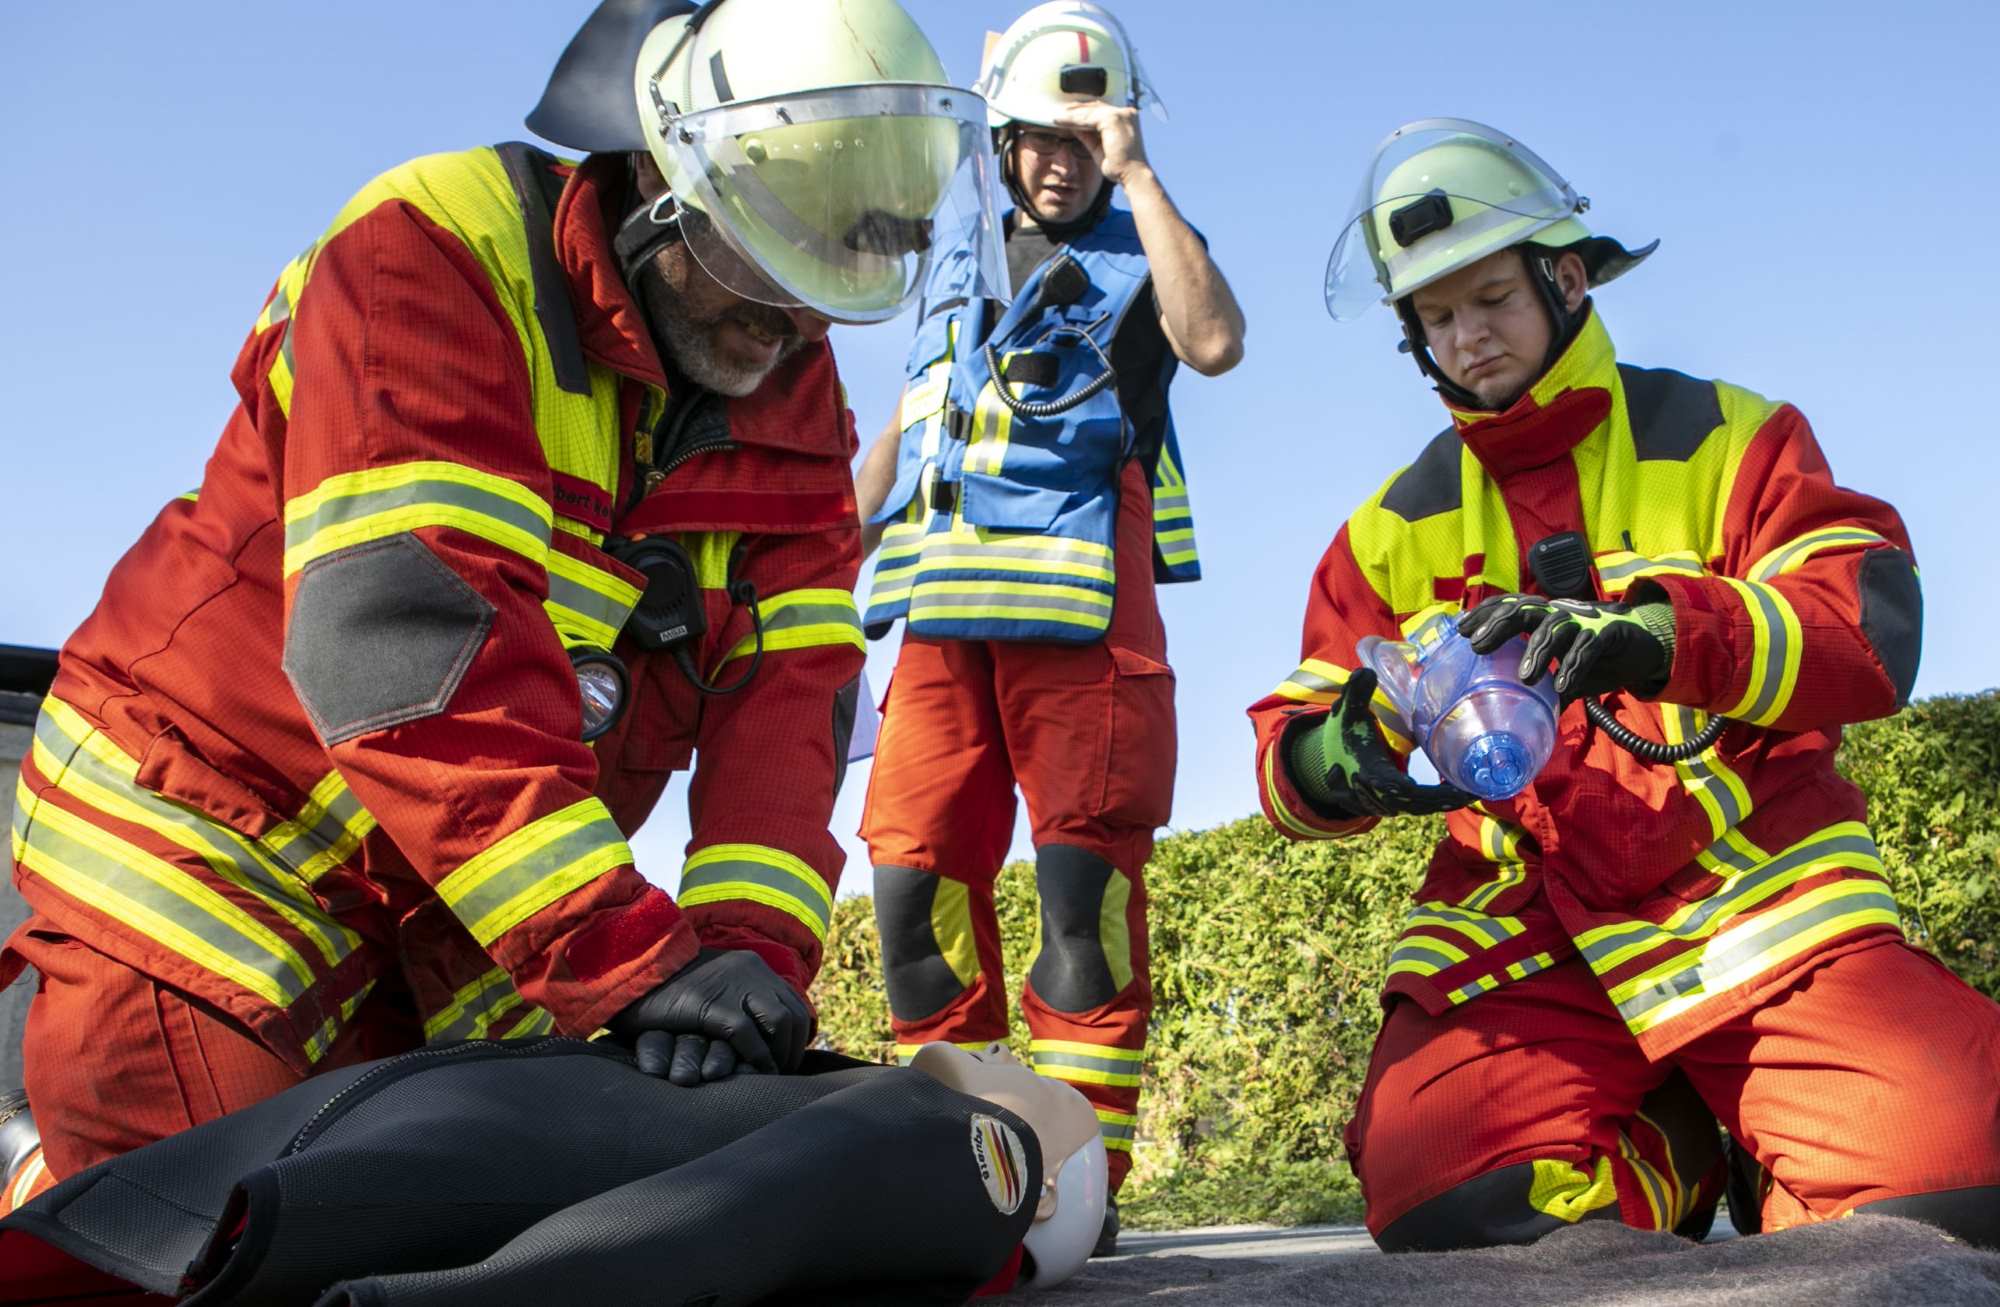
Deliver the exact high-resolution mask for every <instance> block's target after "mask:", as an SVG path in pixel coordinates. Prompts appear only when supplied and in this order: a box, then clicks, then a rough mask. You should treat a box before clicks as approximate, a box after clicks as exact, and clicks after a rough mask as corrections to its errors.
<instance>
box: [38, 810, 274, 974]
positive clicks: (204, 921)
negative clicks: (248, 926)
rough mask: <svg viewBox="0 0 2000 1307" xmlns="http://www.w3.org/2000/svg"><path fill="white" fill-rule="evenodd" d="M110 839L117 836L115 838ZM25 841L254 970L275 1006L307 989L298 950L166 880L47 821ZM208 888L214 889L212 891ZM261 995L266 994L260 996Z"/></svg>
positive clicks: (141, 854) (120, 915)
mask: <svg viewBox="0 0 2000 1307" xmlns="http://www.w3.org/2000/svg"><path fill="white" fill-rule="evenodd" d="M71 815H73V814H71ZM77 820H78V821H79V824H85V825H87V824H88V823H86V822H83V821H82V819H80V818H79V819H77ZM111 838H113V839H114V840H115V837H111ZM26 842H27V846H28V849H29V851H30V852H32V853H34V854H37V855H39V856H40V857H43V858H47V859H49V860H50V861H51V862H54V863H56V864H58V865H59V866H62V867H65V868H68V869H69V870H70V871H71V872H72V873H73V874H75V875H77V876H81V877H83V878H85V879H86V880H88V881H91V882H95V883H96V885H98V886H101V887H102V888H103V889H105V890H108V891H110V892H111V893H112V894H113V895H116V896H117V897H118V898H121V899H123V900H125V901H126V902H127V903H130V904H133V905H136V906H137V907H139V908H141V909H143V910H145V911H146V912H148V913H151V914H153V915H154V916H156V917H160V918H164V919H165V920H167V921H171V922H172V923H174V925H176V926H177V927H179V928H180V929H181V930H183V931H185V932H186V933H187V934H188V935H190V936H192V937H193V938H194V939H196V940H199V941H200V943H201V944H202V945H205V946H206V947H207V948H209V949H211V950H213V951H214V952H216V953H218V954H221V955H222V956H223V957H225V958H227V959H229V960H230V961H231V962H233V963H235V964H236V966H237V967H240V968H241V969H242V970H244V971H247V972H254V973H255V974H256V975H257V976H259V977H261V978H263V979H264V980H265V981H266V982H267V983H268V984H269V985H270V986H271V988H272V989H273V990H275V991H276V993H277V994H278V995H279V996H280V998H279V1006H281V1007H290V1006H291V1005H292V1003H293V1002H295V1001H296V1000H297V999H298V997H299V996H300V995H301V994H303V993H305V992H306V989H307V987H308V985H309V983H310V982H309V981H308V980H306V979H302V978H301V977H300V976H299V974H298V972H297V971H295V970H294V969H293V967H292V965H291V963H292V962H296V961H298V960H299V959H298V956H297V954H290V955H289V958H288V957H287V956H286V955H281V954H280V953H278V952H277V951H276V950H274V949H272V948H270V947H268V946H267V945H265V944H263V943H261V942H260V941H258V940H256V939H253V938H252V937H250V936H248V935H245V934H244V933H243V932H242V931H240V930H236V929H234V928H232V927H231V926H230V925H229V924H228V923H227V922H225V921H223V920H222V919H221V918H219V917H216V916H215V915H213V914H212V913H209V912H206V911H204V910H202V908H201V907H200V906H199V905H198V904H194V903H190V902H189V901H188V900H187V899H185V898H183V897H182V896H181V895H179V894H177V893H175V892H174V891H173V890H171V889H169V888H167V887H166V886H165V885H162V884H160V883H159V882H158V881H156V880H154V879H153V878H152V877H150V876H146V875H142V874H141V873H140V872H138V871H136V870H134V869H132V868H130V867H127V866H126V865H125V864H124V863H122V862H120V861H118V860H117V859H115V858H111V857H108V856H106V855H104V854H102V853H99V852H98V851H97V850H95V849H92V848H89V847H87V846H85V845H84V844H82V843H80V842H78V841H77V840H75V839H72V838H71V837H70V836H68V835H66V834H64V833H62V832H60V831H58V830H56V829H55V828H54V827H53V826H52V825H51V824H50V823H49V821H48V820H41V821H36V822H33V823H32V824H30V826H29V827H28V831H27V836H26ZM115 842H116V843H118V844H121V845H123V844H125V841H123V840H115ZM126 847H127V848H130V849H131V851H132V853H134V854H135V855H137V856H139V857H142V858H146V859H149V860H151V861H154V862H159V863H161V865H162V866H165V867H169V868H171V869H172V871H173V872H174V873H176V874H178V875H181V876H187V878H188V880H189V881H190V883H191V884H193V885H199V884H200V882H198V881H196V880H195V879H194V878H193V877H192V876H188V873H187V872H186V871H185V869H183V868H179V867H174V866H173V864H171V863H167V862H165V861H164V860H163V859H160V858H159V857H158V856H157V855H154V854H148V853H146V852H145V851H144V850H142V849H138V848H133V847H132V846H130V845H126ZM56 883H57V884H58V886H59V888H62V889H64V890H65V891H67V892H70V893H71V894H72V895H73V896H74V895H75V894H76V891H77V888H78V887H76V886H71V885H63V884H61V882H56ZM202 888H203V889H208V887H206V886H202ZM209 892H210V893H211V894H212V893H213V891H212V890H210V891H209ZM86 901H88V899H86ZM92 906H93V907H98V908H99V909H100V910H102V911H105V912H107V913H109V915H111V916H112V917H114V918H116V919H118V920H119V921H121V922H123V924H125V925H126V926H128V927H129V928H131V929H133V930H138V931H140V932H141V933H150V932H145V931H143V930H141V928H140V926H139V925H138V923H136V922H133V921H130V920H128V919H126V917H125V915H124V914H123V913H121V912H120V911H118V910H117V908H116V907H105V906H104V905H101V904H96V903H93V904H92ZM232 906H234V905H232ZM238 911H241V909H238ZM267 929H268V928H267ZM154 939H155V942H156V943H158V944H160V945H161V946H162V947H165V948H170V949H173V950H174V951H175V952H177V953H180V954H181V955H182V956H183V957H186V958H187V959H188V961H190V962H192V963H194V964H195V965H196V966H198V967H200V968H201V969H202V970H204V971H213V970H214V968H213V967H211V966H210V965H208V963H206V962H205V961H203V960H202V959H201V958H199V957H198V956H193V955H190V954H188V953H187V952H186V951H185V950H183V949H180V948H176V947H175V945H174V943H173V941H172V940H169V939H163V938H159V937H157V936H155V937H154ZM280 944H281V945H282V941H280ZM224 978H225V979H236V978H235V977H229V976H227V975H226V973H224ZM239 983H240V981H239ZM246 988H247V986H246ZM260 997H270V996H269V995H260Z"/></svg>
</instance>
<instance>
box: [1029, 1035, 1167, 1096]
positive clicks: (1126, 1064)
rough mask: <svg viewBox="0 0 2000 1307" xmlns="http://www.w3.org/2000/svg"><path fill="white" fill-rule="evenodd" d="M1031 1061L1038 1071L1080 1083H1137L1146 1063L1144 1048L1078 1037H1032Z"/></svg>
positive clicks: (1129, 1084) (1038, 1073)
mask: <svg viewBox="0 0 2000 1307" xmlns="http://www.w3.org/2000/svg"><path fill="white" fill-rule="evenodd" d="M1028 1061H1029V1063H1030V1064H1031V1065H1032V1066H1033V1067H1034V1068H1035V1074H1037V1075H1044V1076H1048V1077H1050V1078H1051V1079H1055V1080H1068V1081H1072V1082H1074V1083H1077V1084H1086V1085H1108V1086H1115V1087H1126V1088H1131V1087H1136V1086H1137V1085H1138V1083H1139V1080H1140V1071H1141V1069H1142V1068H1143V1067H1144V1065H1145V1061H1146V1054H1145V1050H1143V1049H1135V1048H1112V1047H1109V1046H1108V1045H1104V1044H1086V1043H1083V1042H1082V1041H1080V1040H1074V1039H1036V1040H1031V1041H1029V1044H1028Z"/></svg>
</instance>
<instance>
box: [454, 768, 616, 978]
mask: <svg viewBox="0 0 2000 1307" xmlns="http://www.w3.org/2000/svg"><path fill="white" fill-rule="evenodd" d="M631 864H632V850H631V848H630V847H628V846H627V845H626V843H625V834H624V832H623V831H621V830H619V829H618V823H617V822H615V821H613V820H612V818H611V813H610V811H609V810H608V809H606V808H605V806H604V804H603V802H602V801H601V800H598V799H595V798H590V799H582V800H579V801H578V802H576V803H572V804H571V805H570V806H569V807H567V808H563V809H561V810H559V811H557V812H552V813H550V814H549V815H548V816H546V817H542V818H540V819H538V820H535V821H531V822H529V823H528V824H527V825H525V826H523V827H521V828H520V829H519V830H517V831H515V832H514V833H513V834H511V835H509V836H507V837H506V838H505V839H503V840H501V841H500V842H499V843H497V844H494V845H493V846H492V847H490V848H488V849H487V850H486V851H485V852H484V853H481V854H480V855H479V856H477V857H475V858H473V859H472V860H471V861H470V862H467V863H465V864H464V865H463V866H461V867H460V868H459V869H458V870H456V871H454V872H452V873H451V874H450V875H449V876H446V877H445V878H444V879H443V880H441V881H439V882H438V887H437V888H438V897H439V898H441V899H443V900H444V901H445V906H447V907H449V908H450V909H451V910H452V911H453V912H454V913H456V914H457V915H458V919H459V920H460V921H462V922H464V923H465V927H466V929H467V930H469V931H471V932H472V937H473V939H475V940H477V941H478V942H479V944H480V945H481V946H482V947H484V946H485V945H487V944H490V943H492V942H493V941H494V940H495V939H497V938H499V937H500V936H501V935H503V934H505V933H506V932H507V931H508V930H510V929H512V928H513V927H514V926H517V925H519V924H520V923H521V922H523V921H525V920H527V919H528V918H529V917H532V916H533V915H535V914H536V913H537V912H540V911H541V910H542V909H543V908H545V907H547V906H548V905H549V904H551V903H554V902H555V901H556V900H557V899H559V898H561V897H562V896H563V895H565V894H567V893H569V892H570V891H571V890H573V889H576V888H577V887H579V886H581V885H585V884H588V883H589V882H591V881H593V880H596V879H597V878H598V877H599V876H601V875H603V874H604V873H605V872H607V871H610V870H611V869H612V868H614V867H623V866H630V865H631Z"/></svg>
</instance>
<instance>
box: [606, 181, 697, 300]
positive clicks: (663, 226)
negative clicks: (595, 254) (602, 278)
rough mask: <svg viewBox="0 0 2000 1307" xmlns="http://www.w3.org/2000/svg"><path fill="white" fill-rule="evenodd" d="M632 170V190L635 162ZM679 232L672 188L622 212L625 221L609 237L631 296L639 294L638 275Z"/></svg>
mask: <svg viewBox="0 0 2000 1307" xmlns="http://www.w3.org/2000/svg"><path fill="white" fill-rule="evenodd" d="M632 170H633V173H634V174H635V175H634V176H633V178H632V191H633V193H634V194H636V193H637V192H638V189H639V182H638V177H637V175H636V174H637V172H638V163H637V160H636V159H635V160H634V161H633V164H632ZM683 238H684V237H683V234H682V232H681V211H680V206H679V205H678V204H676V203H675V202H674V196H673V192H671V191H665V192H662V193H661V194H660V195H659V196H657V197H656V198H654V199H651V200H641V201H640V202H639V203H638V205H637V206H636V207H635V208H634V209H633V210H632V212H630V213H628V214H626V215H625V221H623V222H621V223H619V224H618V230H617V232H616V233H614V234H613V236H612V238H611V252H612V254H613V255H614V256H615V257H616V258H617V260H618V273H619V275H620V276H621V277H623V278H624V279H625V289H626V290H628V291H630V292H631V293H632V297H633V298H634V299H635V300H637V299H638V298H639V275H640V274H641V273H643V272H644V271H645V270H646V268H647V266H648V265H649V264H651V263H652V261H653V260H654V259H655V258H656V257H658V255H659V253H660V251H661V250H663V249H665V248H667V246H669V245H672V244H673V243H674V242H675V241H678V240H681V239H683Z"/></svg>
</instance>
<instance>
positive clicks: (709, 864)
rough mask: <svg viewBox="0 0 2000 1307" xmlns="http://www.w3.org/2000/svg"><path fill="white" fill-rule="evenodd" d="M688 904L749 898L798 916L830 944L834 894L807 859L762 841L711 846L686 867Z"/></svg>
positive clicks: (684, 898)
mask: <svg viewBox="0 0 2000 1307" xmlns="http://www.w3.org/2000/svg"><path fill="white" fill-rule="evenodd" d="M674 897H675V899H677V900H678V901H679V903H680V905H681V906H682V907H683V908H693V907H699V906H700V905H702V904H704V903H729V902H734V901H736V900H739V899H740V900H747V901H749V902H752V903H761V904H763V905H764V906H766V907H771V908H776V909H778V911H780V912H784V913H788V914H789V915H791V916H793V917H795V918H797V919H798V922H799V924H800V925H802V926H804V927H805V928H806V929H807V930H809V931H811V932H812V937H813V938H814V939H816V940H818V941H819V942H820V943H822V944H824V943H826V932H827V928H828V927H829V926H831V925H832V924H833V893H832V891H831V890H829V889H827V887H826V881H825V880H823V879H822V878H821V877H820V874H819V873H818V872H816V871H814V870H813V869H812V868H811V867H809V866H807V865H806V863H805V860H804V859H802V858H799V857H797V856H795V855H793V854H790V853H787V852H785V851H784V850H783V849H773V848H768V847H766V846H764V845H762V844H711V845H709V846H708V847H707V848H705V849H700V850H697V851H696V852H695V854H694V855H693V856H692V857H690V858H689V859H688V860H687V866H685V867H684V868H682V869H681V887H680V892H679V893H678V894H676V895H675V896H674Z"/></svg>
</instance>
